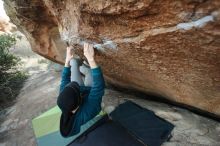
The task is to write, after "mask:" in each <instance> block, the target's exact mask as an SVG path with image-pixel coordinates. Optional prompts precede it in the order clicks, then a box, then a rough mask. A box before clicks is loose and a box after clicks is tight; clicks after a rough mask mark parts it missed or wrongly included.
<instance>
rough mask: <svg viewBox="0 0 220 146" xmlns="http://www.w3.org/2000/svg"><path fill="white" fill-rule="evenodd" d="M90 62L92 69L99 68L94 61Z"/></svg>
mask: <svg viewBox="0 0 220 146" xmlns="http://www.w3.org/2000/svg"><path fill="white" fill-rule="evenodd" d="M88 62H89V65H90V68H91V69H93V68H96V67H98V65H97V64H96V62H95V60H94V59H91V60H88Z"/></svg>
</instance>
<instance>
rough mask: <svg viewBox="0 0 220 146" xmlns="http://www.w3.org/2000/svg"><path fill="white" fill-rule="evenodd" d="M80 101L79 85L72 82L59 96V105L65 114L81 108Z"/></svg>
mask: <svg viewBox="0 0 220 146" xmlns="http://www.w3.org/2000/svg"><path fill="white" fill-rule="evenodd" d="M80 100H81V99H80V89H79V84H78V83H77V82H70V83H69V84H67V85H66V86H65V88H64V89H63V91H62V92H61V93H60V95H59V96H58V99H57V105H58V106H59V108H60V109H61V111H62V112H63V113H69V112H72V111H73V110H74V109H76V108H77V107H78V106H79V104H80Z"/></svg>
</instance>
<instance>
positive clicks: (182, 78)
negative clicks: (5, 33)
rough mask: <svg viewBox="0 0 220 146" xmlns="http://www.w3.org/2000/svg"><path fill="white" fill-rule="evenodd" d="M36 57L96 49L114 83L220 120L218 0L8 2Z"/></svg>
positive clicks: (61, 58) (61, 56)
mask: <svg viewBox="0 0 220 146" xmlns="http://www.w3.org/2000/svg"><path fill="white" fill-rule="evenodd" d="M5 7H6V9H7V13H8V15H9V16H10V18H11V20H12V22H13V23H14V24H16V25H17V26H18V28H19V29H20V30H21V31H22V32H23V33H24V34H25V35H26V37H27V38H28V40H29V41H30V43H31V46H32V50H33V51H35V52H36V53H38V54H40V55H42V56H44V57H46V58H49V59H50V60H52V61H55V62H59V63H63V61H64V55H65V41H68V42H69V43H70V44H71V45H73V46H74V47H75V52H76V53H77V54H78V55H80V56H81V57H82V56H83V55H82V44H83V42H85V41H86V42H91V43H94V44H95V45H96V48H97V50H98V53H97V55H96V59H97V62H98V63H99V64H100V65H101V67H102V69H103V72H104V74H105V78H106V80H107V81H108V82H110V83H113V84H115V85H117V86H122V87H126V88H129V89H131V88H132V89H135V90H139V91H143V92H145V93H153V94H156V95H161V96H163V97H165V98H167V99H169V100H172V101H175V102H178V103H184V104H187V105H190V106H194V107H197V108H199V109H202V110H205V111H208V112H211V113H214V114H216V115H220V1H219V0H210V1H204V0H182V1H172V0H139V1H136V0H129V1H126V0H124V1H123V0H122V1H121V0H120V1H111V0H105V1H97V0H60V1H56V0H38V1H36V0H7V1H6V0H5Z"/></svg>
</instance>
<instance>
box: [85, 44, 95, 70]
mask: <svg viewBox="0 0 220 146" xmlns="http://www.w3.org/2000/svg"><path fill="white" fill-rule="evenodd" d="M94 54H95V53H94V48H93V45H92V44H89V43H84V55H85V57H86V59H87V60H88V62H89V65H90V67H91V68H96V67H97V64H96V62H95V59H94Z"/></svg>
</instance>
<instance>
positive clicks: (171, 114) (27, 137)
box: [0, 40, 220, 146]
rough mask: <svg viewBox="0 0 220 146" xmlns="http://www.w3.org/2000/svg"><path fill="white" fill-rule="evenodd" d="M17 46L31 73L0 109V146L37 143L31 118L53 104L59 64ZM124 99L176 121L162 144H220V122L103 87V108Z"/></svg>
mask: <svg viewBox="0 0 220 146" xmlns="http://www.w3.org/2000/svg"><path fill="white" fill-rule="evenodd" d="M23 41H24V42H23V43H26V42H25V40H23ZM23 43H22V44H23ZM23 45H24V44H23ZM16 48H18V49H15V50H14V52H16V54H20V56H21V57H22V61H23V68H24V69H25V71H27V72H28V73H29V75H30V77H29V78H28V79H27V81H26V83H25V85H24V87H23V88H22V90H21V92H20V94H19V96H18V97H17V99H16V102H15V104H14V105H12V106H11V107H8V108H6V109H4V110H2V111H0V119H1V121H3V122H2V123H1V125H0V146H35V145H37V144H36V140H35V136H34V133H33V129H32V124H31V120H32V119H33V118H35V117H36V116H38V115H40V114H41V113H42V112H44V111H47V110H48V109H50V108H51V107H53V106H55V104H56V97H57V94H58V88H59V83H60V72H59V70H60V67H59V65H56V64H52V65H50V67H49V68H48V63H49V62H48V61H46V60H45V59H44V58H42V57H40V56H38V55H36V54H34V53H33V52H31V51H30V50H29V46H28V44H25V45H24V47H20V45H19V44H18V45H17V46H16ZM19 49H20V51H19ZM27 56H28V57H27ZM127 99H130V100H133V101H134V102H136V103H138V104H139V105H141V106H143V107H146V108H148V109H150V110H153V111H154V112H155V113H156V114H157V115H158V116H160V117H162V118H164V119H166V120H168V121H170V122H171V123H173V124H174V125H175V128H174V130H173V133H172V135H173V137H172V138H171V139H170V141H169V142H166V143H164V144H163V145H164V146H191V145H193V146H219V145H220V123H218V122H216V121H213V120H211V119H207V118H205V117H201V116H199V115H196V114H194V113H192V112H190V111H188V110H185V109H181V108H178V107H173V106H170V105H167V104H163V103H157V102H152V101H147V100H144V99H140V98H138V97H135V96H131V95H127V94H124V93H121V92H118V91H114V90H111V89H106V91H105V96H104V97H103V103H104V104H103V105H104V107H103V108H104V109H105V110H106V109H108V108H109V106H117V105H118V104H120V103H122V102H124V101H125V100H127Z"/></svg>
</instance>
